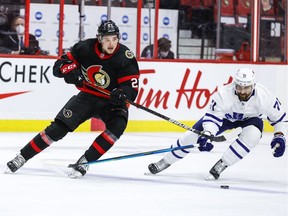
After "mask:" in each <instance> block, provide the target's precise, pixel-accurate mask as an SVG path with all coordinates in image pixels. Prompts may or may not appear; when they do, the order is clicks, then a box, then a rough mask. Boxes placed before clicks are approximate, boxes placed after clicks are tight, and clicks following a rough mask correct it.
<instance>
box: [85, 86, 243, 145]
mask: <svg viewBox="0 0 288 216" xmlns="http://www.w3.org/2000/svg"><path fill="white" fill-rule="evenodd" d="M85 84H86V85H88V86H90V87H91V88H94V89H96V90H98V91H99V92H101V93H103V94H105V95H107V96H109V95H110V92H109V91H107V90H105V89H103V88H101V87H99V86H96V85H92V84H90V83H87V82H85ZM126 103H128V104H131V105H132V106H135V107H137V108H139V109H142V110H144V111H146V112H149V113H150V114H153V115H155V116H158V117H159V118H162V119H164V120H166V121H168V122H171V123H173V124H175V125H177V126H179V127H181V128H184V129H186V130H189V131H192V132H193V133H196V134H198V135H200V136H204V137H206V138H208V139H209V140H211V142H224V141H227V140H229V139H230V137H235V136H237V135H238V134H239V133H238V134H237V135H235V132H233V131H232V134H231V135H230V136H229V135H228V134H226V135H220V136H209V135H206V134H203V131H199V130H196V129H194V128H191V127H189V126H187V125H185V124H183V123H181V122H178V121H177V120H175V119H172V118H169V117H167V116H165V115H163V114H161V113H158V112H156V111H154V110H151V109H149V108H147V107H145V106H142V105H140V104H137V103H135V102H133V101H130V100H128V99H127V100H126ZM227 135H228V137H227Z"/></svg>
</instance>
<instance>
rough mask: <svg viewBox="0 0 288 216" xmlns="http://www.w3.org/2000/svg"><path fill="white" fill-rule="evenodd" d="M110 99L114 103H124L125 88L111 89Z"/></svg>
mask: <svg viewBox="0 0 288 216" xmlns="http://www.w3.org/2000/svg"><path fill="white" fill-rule="evenodd" d="M109 100H110V103H112V104H114V105H124V104H125V100H126V93H125V91H124V90H123V89H120V88H115V89H113V90H112V91H111V93H110V98H109Z"/></svg>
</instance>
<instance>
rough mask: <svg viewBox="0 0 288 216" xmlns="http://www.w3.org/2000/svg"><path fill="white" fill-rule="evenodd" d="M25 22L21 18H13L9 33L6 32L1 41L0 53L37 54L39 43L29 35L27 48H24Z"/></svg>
mask: <svg viewBox="0 0 288 216" xmlns="http://www.w3.org/2000/svg"><path fill="white" fill-rule="evenodd" d="M24 26H25V20H24V18H23V17H20V16H18V17H15V18H14V19H13V21H12V23H11V32H7V34H5V36H4V37H3V38H2V39H1V40H2V41H1V47H0V53H3V54H32V55H33V54H37V53H38V52H39V51H40V49H39V42H38V41H37V40H36V37H35V36H34V35H32V34H29V47H25V46H24V41H25V34H24V32H25V28H24Z"/></svg>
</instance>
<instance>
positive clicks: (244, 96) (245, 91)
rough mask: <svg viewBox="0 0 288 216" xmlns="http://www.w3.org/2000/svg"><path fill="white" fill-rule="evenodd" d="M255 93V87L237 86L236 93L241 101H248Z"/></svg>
mask: <svg viewBox="0 0 288 216" xmlns="http://www.w3.org/2000/svg"><path fill="white" fill-rule="evenodd" d="M252 91H253V86H252V85H250V86H240V85H236V92H237V95H238V98H239V100H240V101H246V100H248V99H249V97H250V95H251V93H252Z"/></svg>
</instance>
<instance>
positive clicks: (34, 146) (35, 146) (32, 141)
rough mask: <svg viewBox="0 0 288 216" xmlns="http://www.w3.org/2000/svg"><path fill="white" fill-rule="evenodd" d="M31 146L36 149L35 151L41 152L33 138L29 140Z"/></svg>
mask: <svg viewBox="0 0 288 216" xmlns="http://www.w3.org/2000/svg"><path fill="white" fill-rule="evenodd" d="M30 145H31V147H32V148H33V149H34V151H36V152H37V153H39V152H41V151H42V150H41V149H40V148H39V147H38V146H37V145H36V144H35V142H34V140H31V141H30Z"/></svg>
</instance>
